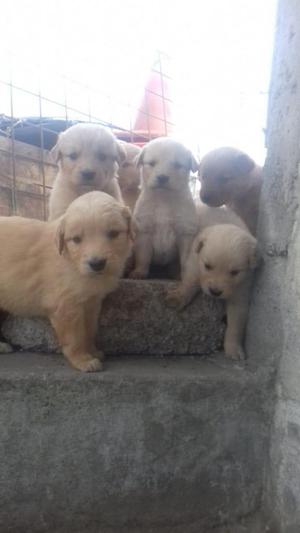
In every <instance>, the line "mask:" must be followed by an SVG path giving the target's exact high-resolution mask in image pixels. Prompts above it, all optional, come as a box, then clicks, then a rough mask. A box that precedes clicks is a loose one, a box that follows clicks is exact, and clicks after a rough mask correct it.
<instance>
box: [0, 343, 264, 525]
mask: <svg viewBox="0 0 300 533" xmlns="http://www.w3.org/2000/svg"><path fill="white" fill-rule="evenodd" d="M0 365H1V373H0V396H1V398H0V426H1V432H0V459H1V460H0V480H1V482H0V501H1V505H0V531H1V533H6V532H9V531H12V532H18V533H28V531H30V533H46V532H49V533H53V532H55V533H70V531H72V533H82V532H83V531H86V532H88V533H96V532H97V533H142V532H143V533H154V532H155V533H171V532H172V533H183V532H184V533H201V532H205V533H209V531H211V528H214V527H217V526H218V525H222V524H226V523H234V521H235V520H236V519H237V518H238V517H241V516H246V515H248V514H250V513H252V512H254V511H255V510H256V509H257V508H258V506H259V503H260V497H261V489H262V471H263V461H264V451H265V444H266V436H267V433H268V421H267V412H266V411H265V408H264V405H265V404H266V402H265V400H266V398H267V397H268V396H269V392H270V391H269V383H268V381H266V380H265V377H264V375H263V374H261V373H258V372H257V371H256V370H253V369H251V368H249V367H246V366H243V365H241V364H236V363H232V362H228V361H226V360H225V359H224V358H222V357H220V358H217V357H216V358H212V359H207V358H197V357H195V358H192V357H181V358H177V357H170V358H147V359H144V358H141V357H136V358H126V357H123V358H119V359H117V358H111V359H109V360H108V362H107V370H106V371H105V372H103V373H100V374H93V375H86V374H81V373H80V372H76V371H75V370H72V369H71V368H69V367H68V365H67V364H65V362H64V360H63V358H62V357H60V356H43V355H38V354H29V353H24V354H20V353H19V354H9V355H8V354H7V355H0ZM252 533H253V532H252Z"/></svg>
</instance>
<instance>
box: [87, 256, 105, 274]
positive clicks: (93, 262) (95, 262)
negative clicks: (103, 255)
mask: <svg viewBox="0 0 300 533" xmlns="http://www.w3.org/2000/svg"><path fill="white" fill-rule="evenodd" d="M89 265H90V267H91V269H92V270H94V271H95V272H101V270H103V269H104V267H105V265H106V259H98V258H97V257H93V258H92V259H90V260H89Z"/></svg>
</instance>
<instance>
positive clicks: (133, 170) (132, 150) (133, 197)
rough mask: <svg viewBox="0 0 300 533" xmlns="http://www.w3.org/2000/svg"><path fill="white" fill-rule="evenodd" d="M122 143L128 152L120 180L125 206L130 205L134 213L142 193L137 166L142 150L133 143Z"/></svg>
mask: <svg viewBox="0 0 300 533" xmlns="http://www.w3.org/2000/svg"><path fill="white" fill-rule="evenodd" d="M120 142H121V143H122V147H123V148H124V150H125V152H126V159H125V160H124V161H123V162H122V163H121V164H120V167H119V170H118V180H119V185H120V189H121V193H122V197H123V200H124V204H125V205H128V206H129V207H130V209H131V211H132V212H133V211H134V208H135V204H136V202H137V199H138V197H139V195H140V192H141V189H140V185H141V176H140V169H139V168H138V166H137V164H136V161H137V159H138V156H139V155H140V153H141V148H139V147H138V146H135V145H134V144H131V143H126V142H122V141H120Z"/></svg>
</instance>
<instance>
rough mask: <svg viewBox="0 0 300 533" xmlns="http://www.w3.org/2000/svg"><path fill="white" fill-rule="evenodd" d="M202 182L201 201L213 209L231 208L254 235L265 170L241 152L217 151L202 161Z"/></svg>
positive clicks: (200, 170) (227, 149)
mask: <svg viewBox="0 0 300 533" xmlns="http://www.w3.org/2000/svg"><path fill="white" fill-rule="evenodd" d="M199 178H200V182H201V190H200V198H201V200H202V201H203V202H204V203H206V204H208V205H210V206H212V207H217V206H221V205H224V204H225V205H226V206H228V207H230V208H231V209H232V210H233V211H234V212H235V213H236V214H237V215H239V216H240V217H241V218H242V219H243V220H244V222H245V223H246V224H247V227H248V229H249V230H250V231H251V233H252V234H253V235H255V233H256V225H257V217H258V208H259V197H260V191H261V186H262V168H261V167H260V166H258V165H256V163H255V162H254V161H253V160H252V159H251V158H250V157H249V156H248V155H247V154H245V153H244V152H241V151H240V150H237V149H235V148H230V147H224V148H217V149H216V150H212V151H211V152H209V153H208V154H206V155H205V156H204V157H203V159H202V160H201V164H200V169H199Z"/></svg>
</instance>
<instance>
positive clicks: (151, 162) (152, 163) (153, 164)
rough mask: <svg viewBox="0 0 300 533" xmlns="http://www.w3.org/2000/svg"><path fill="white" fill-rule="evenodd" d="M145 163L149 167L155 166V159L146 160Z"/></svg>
mask: <svg viewBox="0 0 300 533" xmlns="http://www.w3.org/2000/svg"><path fill="white" fill-rule="evenodd" d="M147 165H149V166H150V167H155V165H156V161H153V160H152V161H148V163H147Z"/></svg>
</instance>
